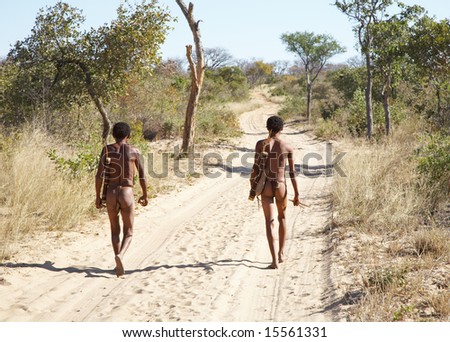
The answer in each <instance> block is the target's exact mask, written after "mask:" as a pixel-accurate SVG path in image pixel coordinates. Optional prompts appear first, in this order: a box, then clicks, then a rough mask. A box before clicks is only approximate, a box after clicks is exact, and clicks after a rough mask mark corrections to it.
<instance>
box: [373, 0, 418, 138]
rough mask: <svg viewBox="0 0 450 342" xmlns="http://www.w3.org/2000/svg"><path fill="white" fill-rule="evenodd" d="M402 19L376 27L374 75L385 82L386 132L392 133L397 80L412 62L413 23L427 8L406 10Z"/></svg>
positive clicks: (388, 21)
mask: <svg viewBox="0 0 450 342" xmlns="http://www.w3.org/2000/svg"><path fill="white" fill-rule="evenodd" d="M403 9H404V10H403V11H402V12H401V13H400V14H399V15H398V16H393V17H392V18H390V19H388V20H386V21H380V22H378V23H375V24H373V26H372V34H373V54H372V56H373V57H372V58H373V64H374V71H375V72H377V73H378V74H379V75H380V77H381V79H382V89H381V96H382V99H383V109H384V116H385V132H386V135H389V134H390V132H391V128H392V127H391V110H390V103H389V99H390V97H391V94H392V91H393V87H394V86H395V83H396V80H397V79H398V78H399V76H400V74H401V68H402V66H403V65H405V64H406V63H407V61H408V59H407V57H406V52H407V46H408V42H409V41H410V29H409V25H410V21H411V20H413V19H416V18H417V17H418V15H420V14H421V13H422V12H423V8H422V7H419V6H412V7H407V6H405V7H404V8H403Z"/></svg>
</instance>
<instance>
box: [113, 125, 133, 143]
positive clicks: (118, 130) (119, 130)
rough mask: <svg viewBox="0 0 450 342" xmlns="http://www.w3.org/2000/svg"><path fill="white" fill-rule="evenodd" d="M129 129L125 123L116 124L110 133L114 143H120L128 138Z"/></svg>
mask: <svg viewBox="0 0 450 342" xmlns="http://www.w3.org/2000/svg"><path fill="white" fill-rule="evenodd" d="M130 133H131V127H130V126H129V125H128V124H127V123H125V122H117V123H116V124H115V125H114V127H113V131H112V135H113V137H114V139H116V141H122V140H123V139H125V138H127V137H129V136H130Z"/></svg>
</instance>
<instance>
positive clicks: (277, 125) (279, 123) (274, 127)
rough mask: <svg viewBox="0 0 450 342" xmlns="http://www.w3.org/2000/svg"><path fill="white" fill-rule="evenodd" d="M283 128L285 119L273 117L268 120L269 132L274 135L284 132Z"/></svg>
mask: <svg viewBox="0 0 450 342" xmlns="http://www.w3.org/2000/svg"><path fill="white" fill-rule="evenodd" d="M283 126H284V122H283V119H282V118H280V117H279V116H276V115H274V116H271V117H270V118H268V119H267V124H266V127H267V130H268V131H272V133H275V134H276V133H278V132H280V131H281V130H283Z"/></svg>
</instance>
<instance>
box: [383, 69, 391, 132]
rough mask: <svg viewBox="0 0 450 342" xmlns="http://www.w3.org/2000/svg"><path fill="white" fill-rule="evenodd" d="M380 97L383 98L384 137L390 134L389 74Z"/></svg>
mask: <svg viewBox="0 0 450 342" xmlns="http://www.w3.org/2000/svg"><path fill="white" fill-rule="evenodd" d="M381 95H382V96H383V109H384V122H385V132H386V135H389V134H390V133H391V108H390V106H389V97H390V96H391V77H390V75H389V74H387V75H386V79H385V84H384V86H383V91H382V92H381Z"/></svg>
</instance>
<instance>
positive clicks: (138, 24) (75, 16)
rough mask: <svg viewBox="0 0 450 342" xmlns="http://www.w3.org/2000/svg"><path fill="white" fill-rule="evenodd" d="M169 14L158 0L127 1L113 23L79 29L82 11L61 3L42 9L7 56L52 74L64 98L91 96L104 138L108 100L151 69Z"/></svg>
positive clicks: (39, 74)
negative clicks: (99, 115)
mask: <svg viewBox="0 0 450 342" xmlns="http://www.w3.org/2000/svg"><path fill="white" fill-rule="evenodd" d="M171 19H172V18H171V16H170V14H169V13H168V12H167V11H166V10H165V9H163V8H161V7H159V6H158V5H157V2H156V1H152V2H150V3H145V2H144V1H143V2H142V3H140V4H137V5H130V4H129V3H127V2H125V3H124V4H122V5H120V6H119V8H118V9H117V18H116V19H114V20H113V21H111V23H109V24H104V25H103V26H101V27H99V28H98V29H91V30H90V31H81V29H80V28H81V25H82V24H83V22H84V20H85V19H84V17H83V15H82V13H81V11H80V10H78V9H77V8H74V7H71V6H69V5H68V4H66V3H64V2H58V3H57V4H56V5H54V6H53V7H48V8H47V9H45V10H44V9H41V11H40V12H39V14H38V16H37V18H36V23H35V26H34V28H33V29H32V31H31V35H30V36H29V37H27V38H25V39H24V40H23V41H19V42H17V43H16V45H15V47H14V48H13V49H12V50H11V51H10V53H9V54H8V59H9V60H11V61H13V62H14V63H16V65H17V66H18V68H19V69H20V70H21V72H22V73H24V74H27V75H31V76H30V77H31V78H33V79H37V80H48V79H50V78H51V79H52V83H51V84H50V86H51V88H52V91H53V92H54V93H55V94H58V96H57V97H56V100H58V101H60V102H64V103H66V104H67V103H68V104H70V103H72V102H73V101H77V99H78V100H79V99H80V98H83V96H84V97H87V96H88V97H89V98H90V99H91V100H92V101H93V102H94V103H95V106H96V108H97V109H98V111H99V113H100V114H101V116H102V120H103V134H102V137H103V140H104V141H106V139H107V137H108V134H109V131H110V127H111V123H110V120H109V117H108V112H107V110H106V108H105V103H108V102H109V101H110V100H111V98H112V97H113V96H114V95H116V94H118V93H120V92H121V91H122V90H123V89H124V87H125V86H126V84H127V81H128V80H129V78H130V76H132V75H135V74H137V73H141V72H144V71H150V70H151V69H152V68H153V67H154V65H155V64H156V63H157V62H158V61H159V59H160V57H159V55H158V51H159V47H160V46H161V44H162V43H163V42H164V40H165V36H166V33H167V31H168V29H169V27H168V22H169V21H170V20H171Z"/></svg>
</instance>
